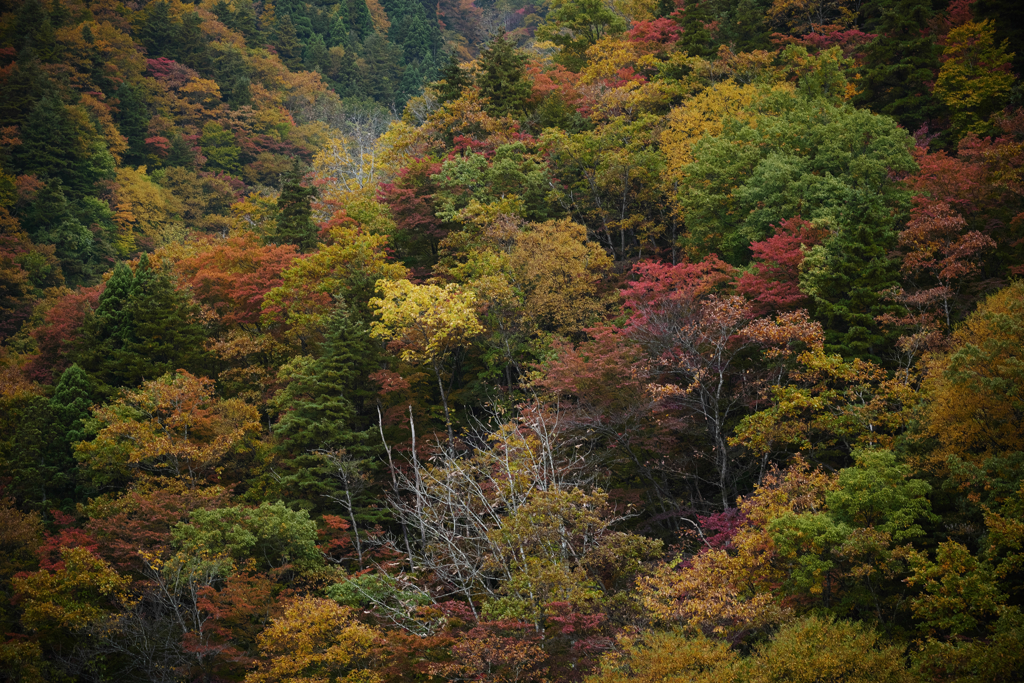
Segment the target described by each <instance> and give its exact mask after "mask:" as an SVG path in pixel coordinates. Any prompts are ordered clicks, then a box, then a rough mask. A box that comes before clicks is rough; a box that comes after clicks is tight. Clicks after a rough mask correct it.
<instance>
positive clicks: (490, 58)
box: [477, 34, 533, 116]
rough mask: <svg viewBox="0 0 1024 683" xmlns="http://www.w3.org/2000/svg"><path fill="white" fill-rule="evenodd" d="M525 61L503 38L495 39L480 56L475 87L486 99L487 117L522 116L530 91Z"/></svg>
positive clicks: (512, 45)
mask: <svg viewBox="0 0 1024 683" xmlns="http://www.w3.org/2000/svg"><path fill="white" fill-rule="evenodd" d="M526 61H527V57H526V55H525V54H523V53H522V52H520V51H519V50H517V49H516V46H515V43H514V42H512V41H511V40H509V39H508V38H506V37H505V35H504V34H501V35H499V36H497V37H495V38H494V39H493V40H491V42H489V43H488V44H487V47H486V48H484V49H483V50H482V51H481V52H480V73H479V75H478V76H477V86H478V87H479V88H480V94H481V95H483V96H484V97H486V98H487V99H488V104H487V105H486V108H487V113H488V114H490V115H491V116H505V115H512V116H521V115H522V114H523V113H524V111H525V107H526V99H527V98H528V97H529V96H530V93H531V92H532V90H533V89H532V87H531V85H530V82H529V81H528V80H527V78H526V71H525V66H526Z"/></svg>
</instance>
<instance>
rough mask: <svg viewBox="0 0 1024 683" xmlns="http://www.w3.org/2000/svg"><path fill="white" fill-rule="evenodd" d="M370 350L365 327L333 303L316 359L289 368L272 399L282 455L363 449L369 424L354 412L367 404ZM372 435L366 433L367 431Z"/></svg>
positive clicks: (372, 360)
mask: <svg viewBox="0 0 1024 683" xmlns="http://www.w3.org/2000/svg"><path fill="white" fill-rule="evenodd" d="M375 359H376V353H375V346H374V344H373V342H372V341H371V339H370V335H369V330H368V329H367V327H366V325H365V323H363V322H362V321H360V320H358V319H357V318H356V317H355V316H353V315H352V314H351V312H350V311H349V308H348V306H347V305H346V304H345V302H344V301H339V302H338V304H337V305H336V306H335V308H334V310H333V311H332V313H331V317H330V319H329V321H328V326H327V335H326V339H325V341H324V344H323V350H322V355H321V356H320V357H319V358H317V359H315V360H313V359H311V358H308V357H307V358H305V359H304V360H302V361H300V362H298V363H296V364H294V366H293V368H292V372H293V373H294V374H292V375H291V378H290V381H289V383H288V386H287V387H286V388H285V389H284V390H282V392H281V393H280V394H279V396H278V398H277V399H276V403H277V405H278V407H279V409H280V410H281V411H282V415H281V419H280V420H279V421H278V422H277V424H276V425H274V433H275V434H277V435H278V436H279V437H281V438H282V439H284V440H285V443H286V446H287V448H288V450H289V451H290V452H292V453H299V452H303V451H309V450H314V449H325V450H332V449H339V448H345V449H349V450H352V449H353V448H354V449H358V448H360V447H363V448H365V447H366V445H365V444H363V443H362V440H363V439H364V438H365V437H366V434H364V432H366V430H367V429H370V428H371V424H370V423H369V421H368V420H367V419H366V415H365V414H364V415H363V416H362V417H360V415H359V408H361V407H362V405H363V404H364V402H366V401H368V400H371V399H372V396H373V392H372V391H370V390H368V389H366V388H365V387H366V377H367V375H369V374H370V373H371V372H373V371H374V370H376V369H377V367H376V363H375ZM371 431H372V430H371Z"/></svg>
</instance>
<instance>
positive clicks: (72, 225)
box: [24, 179, 96, 286]
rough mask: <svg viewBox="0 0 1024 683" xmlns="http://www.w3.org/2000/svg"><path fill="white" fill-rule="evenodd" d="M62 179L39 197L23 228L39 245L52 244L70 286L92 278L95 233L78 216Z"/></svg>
mask: <svg viewBox="0 0 1024 683" xmlns="http://www.w3.org/2000/svg"><path fill="white" fill-rule="evenodd" d="M73 208H74V207H73V206H72V204H71V202H69V201H68V198H67V196H66V195H65V194H64V189H63V186H62V184H61V182H60V180H59V179H54V180H51V181H50V182H48V183H47V184H46V185H45V186H44V187H43V189H42V190H40V191H39V193H38V194H37V195H36V198H35V201H33V202H32V206H31V207H30V208H29V210H28V212H27V214H26V215H25V219H24V225H25V228H26V229H27V231H28V233H29V235H31V236H32V241H33V242H35V243H36V244H52V245H54V246H55V247H56V254H55V255H56V256H57V258H58V259H60V265H61V270H62V271H63V273H64V278H65V280H66V281H67V283H68V284H69V285H71V286H76V285H82V284H85V283H86V282H88V281H89V280H91V279H92V275H93V273H92V268H91V267H90V266H91V265H92V264H93V263H94V260H95V257H96V249H95V245H94V239H93V234H92V233H91V232H90V231H89V229H88V228H87V227H86V226H85V225H83V223H82V222H81V220H80V219H79V218H78V217H77V216H76V215H75V213H74V211H73Z"/></svg>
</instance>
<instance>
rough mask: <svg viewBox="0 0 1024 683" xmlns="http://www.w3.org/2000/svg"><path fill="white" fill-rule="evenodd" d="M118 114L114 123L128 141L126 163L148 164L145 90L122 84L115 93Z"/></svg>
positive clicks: (147, 120) (147, 113)
mask: <svg viewBox="0 0 1024 683" xmlns="http://www.w3.org/2000/svg"><path fill="white" fill-rule="evenodd" d="M115 97H117V113H116V115H115V116H114V121H115V122H116V123H117V128H118V130H119V131H120V132H121V135H123V136H124V137H125V138H126V139H127V140H128V150H127V151H126V152H125V154H124V163H125V164H129V165H132V166H140V165H142V164H144V163H146V132H147V130H148V127H149V121H150V116H149V111H148V109H147V107H146V101H145V99H144V92H143V90H142V89H141V88H140V87H139V86H137V85H134V84H132V83H130V82H128V81H125V82H124V83H122V84H121V87H120V88H118V89H117V92H116V93H115Z"/></svg>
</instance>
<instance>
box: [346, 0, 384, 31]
mask: <svg viewBox="0 0 1024 683" xmlns="http://www.w3.org/2000/svg"><path fill="white" fill-rule="evenodd" d="M341 4H342V6H344V7H345V8H346V14H345V22H346V24H347V25H348V27H349V28H350V29H351V30H353V31H355V33H356V35H357V36H359V40H361V41H365V40H366V39H367V38H369V37H370V36H372V35H373V34H374V33H376V32H377V30H376V29H375V28H374V26H373V17H372V16H371V15H370V8H369V7H367V6H366V2H365V0H342V1H341Z"/></svg>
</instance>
